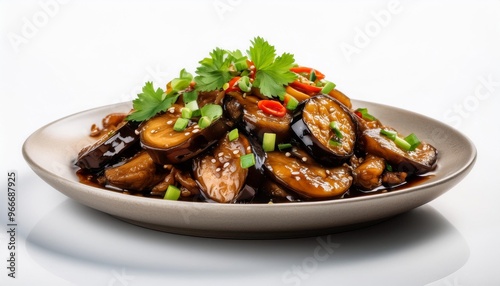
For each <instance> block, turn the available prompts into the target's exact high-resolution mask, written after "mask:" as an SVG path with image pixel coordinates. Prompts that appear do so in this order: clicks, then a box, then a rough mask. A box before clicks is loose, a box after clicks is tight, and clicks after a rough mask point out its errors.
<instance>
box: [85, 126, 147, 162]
mask: <svg viewBox="0 0 500 286" xmlns="http://www.w3.org/2000/svg"><path fill="white" fill-rule="evenodd" d="M137 127H138V123H136V122H133V121H124V122H122V123H120V124H119V125H118V126H117V128H116V130H114V131H110V132H109V133H108V134H107V135H104V136H103V137H101V138H100V139H98V140H97V141H96V142H94V144H91V145H89V146H87V147H85V148H83V149H82V150H81V151H80V153H79V154H78V158H77V160H76V165H77V166H78V167H80V168H82V169H89V170H94V171H96V170H100V169H102V168H104V167H105V166H106V165H109V164H111V163H112V162H113V161H116V160H119V158H120V157H122V155H124V154H125V153H126V152H127V151H128V150H129V149H132V147H133V146H134V145H137V144H138V143H139V136H138V135H137V134H136V132H135V130H136V128H137Z"/></svg>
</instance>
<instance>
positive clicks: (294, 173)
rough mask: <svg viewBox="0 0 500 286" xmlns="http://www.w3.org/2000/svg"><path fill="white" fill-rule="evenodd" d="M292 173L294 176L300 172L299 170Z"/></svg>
mask: <svg viewBox="0 0 500 286" xmlns="http://www.w3.org/2000/svg"><path fill="white" fill-rule="evenodd" d="M292 175H294V176H296V175H300V172H299V171H295V172H292Z"/></svg>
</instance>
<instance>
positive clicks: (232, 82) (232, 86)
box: [226, 76, 241, 92]
mask: <svg viewBox="0 0 500 286" xmlns="http://www.w3.org/2000/svg"><path fill="white" fill-rule="evenodd" d="M240 78H241V77H240V76H235V77H233V78H232V79H231V80H230V81H229V82H228V86H229V87H228V88H227V89H226V92H230V91H239V90H240V87H239V86H238V84H237V83H238V81H239V80H240Z"/></svg>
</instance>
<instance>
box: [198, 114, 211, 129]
mask: <svg viewBox="0 0 500 286" xmlns="http://www.w3.org/2000/svg"><path fill="white" fill-rule="evenodd" d="M210 124H212V119H210V117H208V116H202V117H200V120H198V126H200V128H201V129H203V128H207V127H208V126H210Z"/></svg>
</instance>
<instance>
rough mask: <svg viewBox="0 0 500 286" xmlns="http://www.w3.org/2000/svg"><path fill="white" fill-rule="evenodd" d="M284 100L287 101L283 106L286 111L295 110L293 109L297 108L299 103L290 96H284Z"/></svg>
mask: <svg viewBox="0 0 500 286" xmlns="http://www.w3.org/2000/svg"><path fill="white" fill-rule="evenodd" d="M286 98H287V99H288V101H287V103H286V106H285V107H286V109H288V110H295V108H297V106H298V105H299V101H298V100H297V99H296V98H295V97H293V96H291V95H286Z"/></svg>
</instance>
